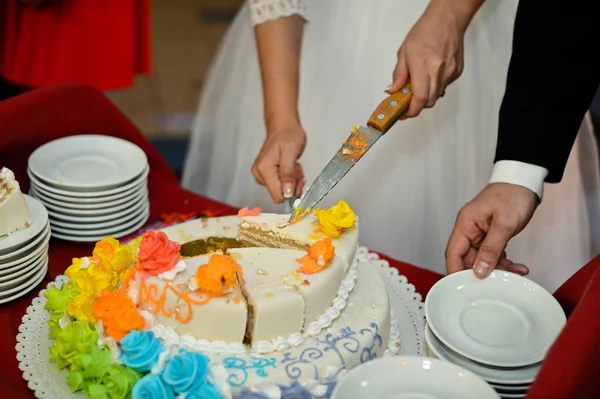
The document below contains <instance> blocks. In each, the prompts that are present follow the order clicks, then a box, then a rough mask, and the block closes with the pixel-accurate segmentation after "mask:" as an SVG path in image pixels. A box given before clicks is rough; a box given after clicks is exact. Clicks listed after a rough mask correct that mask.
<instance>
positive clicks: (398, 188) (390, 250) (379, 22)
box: [183, 0, 600, 290]
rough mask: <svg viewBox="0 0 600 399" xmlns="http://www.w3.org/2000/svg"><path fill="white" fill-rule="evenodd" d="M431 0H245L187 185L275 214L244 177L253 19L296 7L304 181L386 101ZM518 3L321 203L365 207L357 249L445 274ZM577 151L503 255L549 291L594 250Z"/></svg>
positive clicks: (484, 28) (490, 140)
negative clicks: (401, 55) (440, 91)
mask: <svg viewBox="0 0 600 399" xmlns="http://www.w3.org/2000/svg"><path fill="white" fill-rule="evenodd" d="M427 3H428V2H427V1H424V0H313V1H310V0H250V2H249V3H248V4H245V5H244V6H243V7H242V9H241V10H240V12H239V14H238V16H237V17H236V19H235V21H234V22H233V24H232V26H231V27H230V29H229V32H228V33H227V35H226V37H225V39H224V41H223V43H222V45H221V48H220V51H219V52H218V54H217V56H216V58H215V60H214V63H213V66H212V69H211V72H210V74H209V76H208V79H207V81H206V84H205V86H204V89H203V92H202V98H201V99H200V106H199V109H198V114H197V119H196V121H195V125H194V127H193V134H192V138H191V142H190V150H189V153H188V157H187V160H186V165H185V171H184V178H183V184H184V186H185V187H186V188H188V189H190V190H192V191H195V192H197V193H200V194H204V195H207V196H209V197H212V198H215V199H217V200H220V201H223V202H226V203H229V204H232V205H234V206H237V207H242V206H260V207H262V208H263V209H264V210H265V211H271V212H282V211H283V208H282V206H279V205H274V204H273V203H272V201H271V199H270V197H269V194H268V192H267V190H266V189H265V188H264V187H262V186H259V185H258V184H256V183H255V181H254V178H253V177H252V175H251V173H250V167H251V165H252V162H253V161H254V158H255V157H256V155H257V154H258V151H259V149H260V148H261V145H262V143H263V140H264V138H265V126H264V123H263V106H262V93H261V79H260V73H259V66H258V60H257V54H256V45H255V42H254V35H253V23H254V24H256V23H262V22H264V21H265V20H268V19H274V18H278V17H281V16H287V15H292V14H295V13H297V14H300V15H302V16H304V17H305V19H306V20H307V23H306V25H305V33H304V41H303V49H302V60H301V78H300V81H301V83H300V100H299V108H300V116H301V121H302V124H303V127H304V128H305V130H306V131H307V134H308V144H307V147H306V150H305V152H304V155H303V157H302V158H301V162H302V165H303V167H304V172H305V175H306V179H307V182H308V183H310V182H311V181H312V180H313V179H314V178H315V177H316V176H317V174H318V173H319V172H320V171H321V169H322V168H323V167H324V166H325V164H326V163H327V162H328V161H329V159H330V158H331V157H332V156H333V154H334V153H335V152H336V151H337V150H338V148H339V146H340V144H341V143H342V141H344V139H345V138H346V137H347V136H348V135H349V133H350V131H351V129H352V125H354V124H361V123H365V122H366V120H367V119H368V117H369V116H370V114H371V112H372V111H373V109H374V107H376V106H377V104H379V102H380V101H381V100H382V99H383V98H384V96H385V94H384V93H383V90H384V88H385V87H386V86H387V85H388V84H389V83H391V77H392V71H393V68H394V66H395V62H396V51H397V50H398V47H399V46H400V45H401V43H402V40H403V39H404V37H405V35H406V34H407V32H408V31H409V29H410V28H411V27H412V25H413V24H414V23H415V22H416V20H417V19H418V18H419V16H420V15H421V13H422V12H423V11H424V9H425V7H426V5H427ZM516 6H517V1H516V0H504V1H488V2H485V3H484V5H483V7H482V8H481V9H480V10H479V12H478V13H477V15H476V16H475V18H474V19H473V21H472V23H471V26H470V27H469V30H468V32H467V35H466V38H465V48H466V51H465V69H464V73H463V75H462V77H461V78H460V79H459V80H458V81H456V82H455V83H454V84H452V85H451V86H450V87H449V88H448V90H447V93H446V96H445V97H444V98H443V99H440V101H438V103H437V105H436V106H435V108H433V109H430V110H425V111H424V112H423V113H422V114H421V115H420V116H419V117H418V118H415V119H411V120H408V121H403V122H399V123H397V124H396V126H395V127H394V128H393V129H392V130H391V131H390V132H389V133H388V134H387V135H386V136H385V137H383V138H382V139H381V140H380V141H379V142H378V143H377V144H376V146H375V147H373V149H372V150H371V151H369V153H367V155H365V157H364V158H363V159H362V160H361V161H360V162H359V164H358V165H357V166H356V167H354V169H352V170H351V171H350V173H349V174H348V175H347V176H346V177H345V178H344V179H343V180H342V182H340V183H339V184H338V186H336V187H335V189H334V190H333V191H332V192H331V193H330V194H329V196H328V197H327V198H326V199H325V200H324V201H323V203H322V204H321V205H323V206H328V205H332V204H334V203H335V202H337V201H338V200H340V199H345V200H346V201H348V203H349V204H350V205H351V206H352V207H353V208H354V210H355V211H356V212H357V214H358V215H360V221H361V244H362V245H365V246H368V247H369V248H371V249H373V250H377V251H380V252H383V253H385V254H388V255H390V256H392V257H394V258H397V259H401V260H403V261H406V262H409V263H412V264H415V265H418V266H421V267H424V268H427V269H431V270H435V271H437V272H444V270H445V261H444V249H445V246H446V243H447V240H448V237H449V235H450V232H451V231H452V227H453V225H454V220H455V218H456V213H457V211H458V210H459V209H460V207H461V206H463V205H464V204H465V203H466V202H468V201H469V200H470V199H472V198H473V197H474V196H475V195H476V194H477V193H478V192H479V191H480V190H481V189H482V188H483V187H484V186H485V185H486V183H487V181H488V179H489V177H490V173H491V170H492V161H493V157H494V149H495V144H496V130H497V123H498V109H499V106H500V102H501V99H502V95H503V93H504V86H505V80H506V72H507V68H508V63H509V58H510V53H511V41H512V29H513V21H514V17H515V12H516ZM531 100H532V101H535V99H531ZM588 133H589V134H591V133H590V132H588ZM590 139H591V136H590ZM579 142H581V140H579ZM587 150H589V144H588V148H587ZM577 155H578V156H579V158H581V157H582V156H583V155H584V154H582V153H581V152H577V151H574V153H573V156H572V157H571V158H572V159H571V160H570V161H569V168H568V171H567V173H566V176H565V181H564V182H563V183H562V184H560V185H556V186H553V187H550V188H548V189H547V191H546V196H545V198H544V202H543V204H542V205H541V207H540V208H539V210H538V212H537V214H536V215H535V217H534V220H533V221H532V222H531V224H530V226H529V227H527V229H526V230H525V231H524V232H523V233H522V234H521V235H520V236H519V237H518V238H516V239H514V240H513V241H512V242H511V244H510V246H509V249H508V251H509V256H510V258H512V259H514V260H515V261H522V262H524V263H526V264H528V265H529V266H530V268H531V269H532V275H531V276H532V278H533V279H535V280H537V281H539V282H540V283H542V284H543V285H544V286H546V287H547V288H548V289H551V290H553V289H555V288H556V287H557V286H558V285H559V284H560V283H561V282H562V281H564V280H565V279H566V278H568V277H569V276H570V275H571V274H572V273H573V272H574V271H576V270H577V268H579V267H580V266H582V265H583V264H584V263H586V262H587V261H588V260H589V259H590V258H591V256H592V251H594V249H593V248H592V237H591V233H590V232H591V230H590V225H591V222H590V220H589V216H588V214H589V212H588V209H587V208H586V204H587V203H586V200H587V201H588V202H589V203H592V206H594V207H597V206H598V205H597V203H598V198H597V196H596V197H594V198H591V199H590V198H586V197H585V193H584V188H583V185H582V176H581V172H580V170H582V169H581V167H580V162H581V160H580V159H579V158H578V157H577ZM585 156H587V157H588V159H591V161H589V162H592V163H593V165H594V171H593V173H594V176H593V177H592V179H591V183H589V181H588V186H589V185H590V184H591V185H592V186H593V187H592V188H589V189H590V190H593V189H597V186H598V176H596V175H597V154H596V153H595V152H594V153H593V154H590V153H589V151H588V152H587V153H586V154H585ZM586 162H588V161H586ZM587 169H589V168H587ZM588 180H589V179H588ZM590 187H591V186H590ZM597 213H598V212H597V210H596V213H595V215H596V219H598V218H599V216H598V215H597ZM597 225H600V224H597ZM595 241H599V240H598V237H597V236H596V239H595Z"/></svg>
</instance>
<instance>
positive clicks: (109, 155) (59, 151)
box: [28, 135, 148, 191]
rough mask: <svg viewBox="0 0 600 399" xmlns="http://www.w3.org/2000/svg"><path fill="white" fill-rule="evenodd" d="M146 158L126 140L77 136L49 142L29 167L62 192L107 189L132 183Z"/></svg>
mask: <svg viewBox="0 0 600 399" xmlns="http://www.w3.org/2000/svg"><path fill="white" fill-rule="evenodd" d="M147 164H148V159H147V158H146V154H145V153H144V151H142V149H141V148H140V147H138V146H137V145H135V144H133V143H130V142H129V141H126V140H123V139H119V138H116V137H110V136H102V135H78V136H71V137H65V138H61V139H58V140H54V141H51V142H49V143H46V144H44V145H43V146H41V147H39V148H38V149H36V150H35V151H34V152H33V154H31V156H30V157H29V164H28V165H29V168H30V169H31V171H32V172H33V173H34V174H35V175H36V176H37V177H39V178H40V179H42V180H43V181H45V182H46V183H47V184H49V185H53V186H56V187H58V188H62V189H65V190H82V191H90V190H92V189H103V190H105V189H109V188H112V187H117V186H120V185H122V184H123V183H125V182H128V181H130V180H133V179H134V178H136V177H137V176H139V175H140V173H142V171H143V170H144V168H145V167H146V165H147Z"/></svg>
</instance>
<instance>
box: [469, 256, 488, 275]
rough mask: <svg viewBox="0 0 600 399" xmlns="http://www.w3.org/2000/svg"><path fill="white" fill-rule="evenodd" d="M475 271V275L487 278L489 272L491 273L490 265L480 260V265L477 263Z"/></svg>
mask: <svg viewBox="0 0 600 399" xmlns="http://www.w3.org/2000/svg"><path fill="white" fill-rule="evenodd" d="M473 269H474V270H475V274H477V275H478V276H481V277H483V276H487V274H488V272H489V271H490V265H489V264H488V263H486V262H484V261H482V260H480V261H479V263H477V265H476V266H475V267H474V268H473Z"/></svg>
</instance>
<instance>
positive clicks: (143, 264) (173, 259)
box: [136, 230, 181, 279]
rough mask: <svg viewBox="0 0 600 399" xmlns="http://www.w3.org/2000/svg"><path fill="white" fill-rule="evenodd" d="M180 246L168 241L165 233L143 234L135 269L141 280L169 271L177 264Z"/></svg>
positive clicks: (152, 232) (150, 232) (151, 232)
mask: <svg viewBox="0 0 600 399" xmlns="http://www.w3.org/2000/svg"><path fill="white" fill-rule="evenodd" d="M180 247H181V246H180V245H179V244H178V243H176V242H173V241H169V238H168V237H167V235H166V234H165V233H163V232H162V231H159V232H158V233H157V232H155V231H152V230H150V231H148V232H147V233H146V234H144V237H143V238H142V242H141V243H140V249H139V253H138V263H137V265H136V266H137V268H138V269H139V270H140V271H142V272H144V273H141V274H142V275H141V277H142V279H144V278H147V277H149V276H156V275H159V274H161V273H164V272H166V271H169V270H171V269H172V268H173V267H174V266H175V265H176V264H177V262H179V259H180V256H179V249H180Z"/></svg>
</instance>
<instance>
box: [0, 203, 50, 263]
mask: <svg viewBox="0 0 600 399" xmlns="http://www.w3.org/2000/svg"><path fill="white" fill-rule="evenodd" d="M24 197H25V202H26V203H27V207H28V208H29V213H30V215H31V224H30V225H29V227H26V228H24V229H21V230H17V231H15V232H14V233H12V234H10V235H8V236H3V237H0V259H1V258H2V255H8V253H9V252H13V251H14V250H16V249H18V247H19V246H23V245H24V244H26V243H27V242H29V241H31V240H32V239H33V238H34V237H35V236H36V235H38V234H39V233H40V231H42V229H43V228H44V227H45V226H46V224H47V223H48V212H47V211H46V208H45V207H44V205H43V204H42V203H41V202H40V201H38V200H37V199H35V198H33V197H30V196H29V195H27V194H24Z"/></svg>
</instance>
